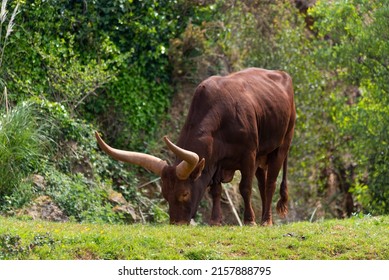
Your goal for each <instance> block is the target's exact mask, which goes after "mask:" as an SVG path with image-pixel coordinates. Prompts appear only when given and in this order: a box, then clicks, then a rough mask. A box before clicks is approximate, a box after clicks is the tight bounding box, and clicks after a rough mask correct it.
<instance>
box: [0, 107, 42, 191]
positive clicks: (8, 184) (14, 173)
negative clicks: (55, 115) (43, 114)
mask: <svg viewBox="0 0 389 280" xmlns="http://www.w3.org/2000/svg"><path fill="white" fill-rule="evenodd" d="M45 135H46V134H45V133H44V127H43V126H41V125H40V124H39V122H38V118H37V115H36V112H35V110H34V108H33V106H32V105H31V104H30V103H22V104H20V105H18V106H16V107H14V108H13V109H12V110H11V111H10V112H8V113H5V112H2V114H1V115H0V170H1V172H0V195H5V194H10V193H11V192H13V191H14V189H15V188H18V187H19V185H20V184H21V182H22V180H23V179H24V178H25V177H26V176H27V175H28V174H30V173H31V172H33V171H34V170H36V169H37V168H38V167H39V166H40V164H41V161H42V158H44V156H43V154H44V152H45V148H47V144H48V137H46V136H45Z"/></svg>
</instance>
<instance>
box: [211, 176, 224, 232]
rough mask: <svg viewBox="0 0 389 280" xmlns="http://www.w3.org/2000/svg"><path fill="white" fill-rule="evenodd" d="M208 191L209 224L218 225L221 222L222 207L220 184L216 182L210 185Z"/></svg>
mask: <svg viewBox="0 0 389 280" xmlns="http://www.w3.org/2000/svg"><path fill="white" fill-rule="evenodd" d="M209 192H210V194H211V196H212V214H211V221H210V222H209V224H210V225H211V226H220V225H221V223H222V209H221V201H220V200H221V195H222V184H221V183H216V184H213V185H211V189H210V190H209Z"/></svg>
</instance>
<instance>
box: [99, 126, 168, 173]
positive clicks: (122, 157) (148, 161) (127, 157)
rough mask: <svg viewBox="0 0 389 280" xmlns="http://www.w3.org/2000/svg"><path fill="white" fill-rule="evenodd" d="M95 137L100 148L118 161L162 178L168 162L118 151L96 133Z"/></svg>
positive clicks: (145, 155) (149, 156)
mask: <svg viewBox="0 0 389 280" xmlns="http://www.w3.org/2000/svg"><path fill="white" fill-rule="evenodd" d="M95 136H96V139H97V143H99V146H100V148H101V149H102V150H103V151H104V152H106V153H107V154H108V155H110V156H111V157H113V158H114V159H116V160H119V161H123V162H127V163H132V164H136V165H139V166H142V167H143V168H146V169H148V170H150V171H151V172H153V173H155V174H157V175H159V176H161V173H162V169H163V168H164V167H165V166H167V165H168V164H167V163H166V161H164V160H162V159H160V158H157V157H155V156H151V155H148V154H143V153H137V152H129V151H123V150H118V149H115V148H112V147H110V146H109V145H107V144H106V143H105V142H104V141H103V139H101V137H100V135H99V133H98V132H97V131H96V132H95Z"/></svg>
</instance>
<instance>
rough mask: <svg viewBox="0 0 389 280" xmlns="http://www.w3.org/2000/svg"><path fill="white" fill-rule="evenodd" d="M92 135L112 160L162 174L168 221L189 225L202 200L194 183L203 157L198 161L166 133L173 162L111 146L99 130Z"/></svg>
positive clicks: (197, 157)
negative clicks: (175, 158) (103, 138)
mask: <svg viewBox="0 0 389 280" xmlns="http://www.w3.org/2000/svg"><path fill="white" fill-rule="evenodd" d="M95 135H96V139H97V142H98V144H99V146H100V148H101V149H102V150H103V151H104V152H106V153H107V154H108V155H110V156H111V157H113V158H114V159H116V160H119V161H123V162H127V163H131V164H136V165H139V166H142V167H144V168H146V169H148V170H150V171H152V172H153V173H155V174H156V175H158V176H161V180H162V195H163V197H164V198H165V199H166V200H167V201H168V203H169V216H170V223H171V224H189V222H190V220H191V219H192V218H193V216H194V215H195V213H196V210H197V207H198V203H199V201H200V199H201V188H196V187H194V185H195V184H196V180H197V179H198V178H199V176H200V175H201V172H202V170H203V169H204V166H205V160H204V159H202V160H199V156H198V155H197V154H196V153H193V152H191V151H188V150H184V149H182V148H180V147H178V146H176V145H175V144H173V143H172V142H171V141H170V140H169V139H168V138H167V137H166V136H165V137H164V141H165V143H166V145H167V146H168V148H169V149H170V150H171V151H172V152H173V153H174V154H175V155H176V156H177V158H179V159H180V161H179V162H178V163H177V164H175V165H169V164H168V163H167V162H166V161H164V160H162V159H160V158H158V157H155V156H151V155H148V154H144V153H137V152H130V151H123V150H118V149H115V148H112V147H110V146H109V145H107V144H106V143H105V142H104V141H103V140H102V139H101V137H100V135H99V134H98V132H96V133H95Z"/></svg>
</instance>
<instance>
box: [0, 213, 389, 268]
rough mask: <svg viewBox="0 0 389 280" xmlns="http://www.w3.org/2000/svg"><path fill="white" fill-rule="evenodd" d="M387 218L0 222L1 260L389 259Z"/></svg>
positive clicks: (7, 219)
mask: <svg viewBox="0 0 389 280" xmlns="http://www.w3.org/2000/svg"><path fill="white" fill-rule="evenodd" d="M388 248H389V217H386V216H384V217H363V218H351V219H347V220H327V221H323V222H317V223H308V222H298V223H292V224H288V225H280V226H274V227H272V228H263V227H243V228H241V227H227V226H226V227H208V226H197V227H187V226H183V227H178V226H170V225H142V224H135V225H106V224H77V223H52V222H44V221H23V220H18V219H15V218H4V217H0V259H67V260H68V259H142V260H153V259H159V260H160V259H163V260H171V259H190V260H198V259H201V260H205V259H217V260H220V259H245V260H247V259H269V260H278V259H288V260H301V259H303V260H307V259H308V260H311V259H312V260H323V259H324V260H325V259H331V260H333V259H381V260H382V259H386V260H387V259H389V250H388Z"/></svg>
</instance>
